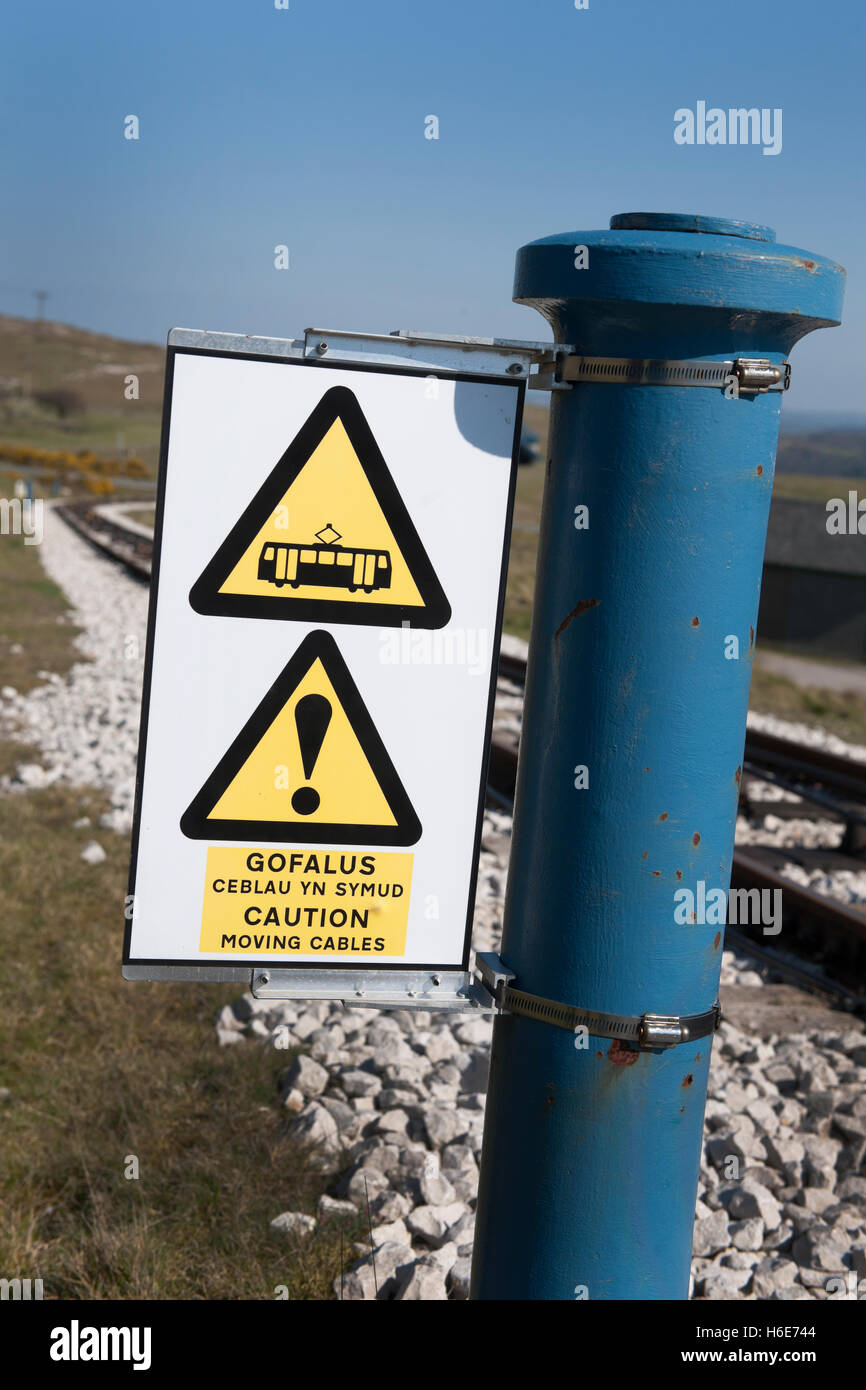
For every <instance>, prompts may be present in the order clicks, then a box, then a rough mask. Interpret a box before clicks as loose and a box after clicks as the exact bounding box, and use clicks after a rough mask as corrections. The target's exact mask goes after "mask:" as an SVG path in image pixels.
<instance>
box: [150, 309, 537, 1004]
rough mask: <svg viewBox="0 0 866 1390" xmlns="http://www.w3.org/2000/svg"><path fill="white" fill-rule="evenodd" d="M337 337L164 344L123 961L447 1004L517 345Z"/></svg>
mask: <svg viewBox="0 0 866 1390" xmlns="http://www.w3.org/2000/svg"><path fill="white" fill-rule="evenodd" d="M328 336H329V342H328V355H327V358H326V357H325V355H324V354H321V353H318V352H316V351H315V349H316V347H318V346H320V345H321V343H322V341H323V338H322V335H319V336H316V337H315V338H310V339H309V341H307V342H304V341H302V340H290V341H289V340H275V339H262V338H258V339H248V338H236V337H232V336H231V335H227V334H219V333H199V332H197V331H191V330H186V329H177V330H175V331H174V332H173V333H172V335H171V336H170V338H169V344H168V355H167V376H166V391H165V412H166V415H165V419H164V422H163V436H162V440H163V442H162V452H161V456H160V476H159V489H158V494H157V505H156V518H155V524H154V559H153V575H152V580H151V586H150V612H149V617H148V639H147V654H146V659H145V670H144V694H143V702H142V722H141V741H140V752H139V771H138V780H137V784H136V801H135V813H134V821H133V835H132V864H131V872H130V880H129V889H128V896H127V900H126V914H127V915H126V923H125V937H124V958H123V973H124V976H125V978H127V979H193V980H201V979H209V980H223V981H225V980H233V981H240V982H243V984H244V985H248V986H250V987H252V988H254V990H255V989H258V988H259V984H260V983H261V981H262V979H263V978H264V977H265V976H267V981H266V982H265V985H264V986H263V987H264V988H267V989H273V990H280V989H283V988H285V987H286V980H285V979H284V978H282V977H283V976H285V975H290V976H291V977H292V981H297V983H292V984H291V988H292V989H293V990H300V989H306V988H311V989H312V988H314V990H315V992H316V994H317V997H320V998H326V997H329V998H330V997H332V998H345V997H348V996H347V995H346V994H345V993H340V992H339V991H340V990H348V991H349V994H350V995H351V997H352V998H357V997H364V998H368V999H370V998H372V997H373V995H376V996H377V997H378V996H381V995H382V994H385V995H388V996H389V997H390V998H392V999H393V998H394V997H395V996H396V997H397V998H399V999H401V1000H405V999H409V1000H410V1002H411V1000H412V999H414V998H415V997H416V996H415V995H413V994H412V991H414V990H415V989H416V986H417V985H418V979H417V978H416V977H417V976H418V972H419V971H420V972H422V976H423V978H422V980H421V987H422V990H423V991H424V997H425V998H426V997H427V994H432V997H433V998H434V999H435V1000H436V1001H437V1002H438V1003H439V1004H440V1005H441V1006H442V1007H445V1006H446V1004H448V1002H449V1001H450V1005H455V1004H456V1006H458V1007H462V1006H463V1005H465V1003H466V998H467V995H466V993H465V989H466V988H467V987H468V970H469V957H470V943H471V927H472V921H473V908H474V885H475V875H476V868H477V863H478V856H479V852H480V844H481V829H482V817H483V815H484V804H485V787H486V780H487V750H488V748H489V742H490V733H491V726H492V720H493V702H494V697H495V690H496V666H497V655H498V644H499V631H500V627H501V623H502V613H503V610H504V604H505V578H506V568H507V551H508V537H509V525H510V514H511V506H512V502H513V497H514V487H515V479H516V473H517V452H518V447H519V442H520V416H521V409H522V402H523V396H524V392H525V384H524V383H525V380H526V377H527V376H528V370H529V366H530V352H529V351H528V350H527V352H525V353H523V354H522V355H521V352H520V350H519V348H518V345H514V344H507V345H497V344H492V345H491V344H488V345H487V346H482V347H480V348H478V349H477V350H476V347H475V346H474V345H473V344H470V345H469V346H467V345H465V344H463V345H456V346H455V345H449V344H443V343H442V342H441V341H440V340H439V339H433V340H431V342H430V343H429V344H427V343H426V342H425V343H419V342H418V341H417V340H416V339H415V338H414V336H413V340H412V341H411V342H408V341H403V340H400V339H398V338H392V337H385V338H381V339H373V340H371V338H370V335H360V339H359V340H358V341H359V342H360V346H358V345H357V342H356V340H355V339H352V340H351V341H347V342H341V341H340V340H339V335H336V336H335V335H333V334H330V335H328ZM349 336H350V335H346V337H347V338H348V337H349ZM515 359H519V362H517V365H519V366H521V369H522V374H521V376H517V375H515V374H514V367H515V364H516V363H515ZM473 363H475V364H477V370H476V371H470V370H467V365H468V364H473ZM404 628H405V630H404ZM434 977H435V978H434ZM417 997H420V996H417ZM450 1005H449V1006H450Z"/></svg>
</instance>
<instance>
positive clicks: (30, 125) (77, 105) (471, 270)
mask: <svg viewBox="0 0 866 1390" xmlns="http://www.w3.org/2000/svg"><path fill="white" fill-rule="evenodd" d="M864 15H866V11H864V7H863V6H862V2H858V3H855V0H826V3H823V4H821V5H817V4H815V3H807V0H788V2H787V3H785V4H784V5H783V6H781V7H780V6H779V5H762V6H761V5H755V4H753V3H745V0H728V3H727V4H726V5H724V6H718V5H713V6H710V5H695V6H684V5H682V4H680V3H673V0H589V9H588V10H585V11H577V10H575V8H574V0H524V2H523V3H520V2H519V0H460V3H458V2H457V0H438V3H436V4H424V3H414V4H413V3H410V0H290V8H289V9H288V10H276V9H275V8H274V3H273V0H137V3H132V4H118V3H117V0H76V3H75V4H70V3H60V0H41V3H38V4H30V5H24V4H19V5H14V6H10V7H8V8H7V10H6V15H5V18H4V44H3V49H4V52H3V56H2V58H0V120H2V127H3V132H4V133H3V139H2V146H0V148H2V187H3V192H4V194H5V199H4V202H5V208H4V216H3V219H2V231H0V257H2V259H0V311H3V312H6V313H12V314H25V315H29V314H31V313H32V312H33V307H34V301H33V298H32V294H31V291H32V290H33V289H34V288H45V289H47V290H48V291H49V292H50V295H51V298H50V299H49V301H48V308H47V313H48V316H49V317H51V318H57V319H62V320H65V321H68V322H73V323H77V324H80V325H82V326H84V327H88V328H93V329H98V330H102V331H106V332H111V333H115V334H117V335H119V336H124V337H131V338H138V339H148V340H153V341H162V340H164V338H165V335H166V332H167V331H168V329H169V328H170V327H172V326H174V325H182V326H184V327H194V328H204V327H207V328H214V329H223V330H226V331H232V332H254V333H268V334H285V335H287V336H291V335H293V334H296V333H298V332H300V331H302V330H303V328H305V327H306V326H308V325H316V326H317V327H319V326H323V327H339V328H355V329H362V330H371V331H388V330H390V329H392V328H396V327H410V328H426V329H430V330H433V331H437V332H454V333H475V334H494V335H499V336H503V335H504V336H513V337H526V338H546V337H547V336H549V335H548V330H547V328H546V325H545V324H544V322H543V320H542V319H541V318H540V317H539V316H538V315H536V314H535V313H534V312H533V311H531V310H529V309H526V308H522V307H519V306H517V305H513V304H512V303H511V285H512V276H513V265H514V252H515V250H516V249H517V247H519V246H520V245H521V244H522V243H524V242H526V241H529V240H532V239H534V238H536V237H539V236H546V235H549V234H551V233H554V232H560V231H568V230H572V229H581V228H593V227H604V226H606V225H607V222H608V219H609V217H610V215H611V214H612V213H615V212H622V211H628V210H632V209H637V208H640V209H652V210H664V211H671V210H674V211H686V212H700V213H709V214H716V215H720V216H727V217H735V218H742V219H745V220H748V221H752V222H762V223H769V224H770V225H772V226H774V227H775V228H776V230H777V232H778V236H779V240H780V241H783V242H787V243H790V244H793V245H795V246H800V247H803V248H805V249H806V250H808V251H813V252H817V253H818V254H822V255H828V256H830V257H832V258H834V259H836V260H839V261H841V262H842V264H843V265H845V266H846V268H847V270H848V274H849V285H848V295H847V302H846V311H845V323H844V325H843V327H842V328H841V329H834V330H830V331H827V332H822V333H816V334H814V335H812V336H810V337H809V338H807V339H806V340H805V341H804V342H803V343H801V344H799V345H798V346H797V348H796V349H795V350H794V356H793V361H794V364H795V368H796V371H795V376H794V387H793V388H792V391H791V394H790V396H789V398H788V402H787V403H786V405H787V406H789V407H793V408H795V409H802V410H844V411H850V410H859V409H860V407H861V403H862V400H863V394H864V393H863V387H862V386H861V384H860V373H861V366H860V363H861V360H862V357H863V348H862V344H863V340H864V336H866V294H864V287H863V286H864V269H866V267H864V256H866V253H864V236H863V222H864V171H863V155H862V150H863V145H864V136H866V118H864V107H863V87H864V80H863V73H864V70H866V69H864V56H866V44H864V34H866V17H864ZM698 100H706V101H707V102H708V104H709V105H718V106H720V107H723V108H728V107H731V106H749V107H751V106H757V107H771V108H775V107H781V108H782V110H783V147H782V152H781V153H780V154H779V155H778V156H775V157H769V156H765V155H763V154H762V153H761V150H760V148H758V147H753V146H725V147H709V146H703V147H700V146H691V147H689V146H678V145H677V144H675V142H674V139H673V129H674V111H675V110H676V109H677V108H679V107H686V106H690V107H692V108H694V106H695V103H696V102H697V101H698ZM129 114H136V115H137V116H138V117H139V119H140V123H141V138H140V139H139V140H138V141H127V140H125V139H124V138H123V121H124V117H125V116H127V115H129ZM430 114H434V115H436V116H437V117H438V118H439V122H440V132H439V139H438V140H436V141H433V140H426V139H425V138H424V119H425V116H427V115H430ZM281 243H283V244H286V245H288V247H289V249H290V258H291V268H290V270H288V271H287V272H279V271H276V270H275V269H274V268H273V255H274V251H273V248H274V247H275V246H276V245H277V244H281Z"/></svg>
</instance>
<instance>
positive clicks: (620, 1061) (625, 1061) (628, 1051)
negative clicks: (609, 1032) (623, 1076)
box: [607, 1038, 640, 1067]
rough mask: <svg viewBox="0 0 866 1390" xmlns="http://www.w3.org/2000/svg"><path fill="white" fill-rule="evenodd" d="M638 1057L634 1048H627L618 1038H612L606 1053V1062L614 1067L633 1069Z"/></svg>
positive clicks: (626, 1044)
mask: <svg viewBox="0 0 866 1390" xmlns="http://www.w3.org/2000/svg"><path fill="white" fill-rule="evenodd" d="M639 1055H640V1054H639V1053H638V1050H637V1048H636V1047H629V1045H628V1043H625V1042H622V1041H621V1040H620V1039H619V1038H614V1040H613V1042H612V1043H611V1045H610V1047H609V1048H608V1052H607V1056H608V1061H610V1062H613V1064H614V1066H615V1067H633V1066H634V1064H635V1062H636V1061H637V1059H638V1057H639Z"/></svg>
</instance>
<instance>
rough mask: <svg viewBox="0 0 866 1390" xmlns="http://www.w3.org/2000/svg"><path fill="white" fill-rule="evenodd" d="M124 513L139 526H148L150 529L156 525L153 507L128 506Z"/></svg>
mask: <svg viewBox="0 0 866 1390" xmlns="http://www.w3.org/2000/svg"><path fill="white" fill-rule="evenodd" d="M126 515H127V516H128V517H129V519H130V521H137V522H138V524H139V526H149V527H150V528H151V530H152V529H153V527H154V526H155V525H156V508H155V507H130V509H129V511H128V512H127V513H126Z"/></svg>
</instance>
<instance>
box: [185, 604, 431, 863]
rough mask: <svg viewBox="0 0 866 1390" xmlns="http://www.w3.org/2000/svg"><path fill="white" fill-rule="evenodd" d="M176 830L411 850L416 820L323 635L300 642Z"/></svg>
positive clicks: (194, 835) (315, 634)
mask: <svg viewBox="0 0 866 1390" xmlns="http://www.w3.org/2000/svg"><path fill="white" fill-rule="evenodd" d="M180 828H181V830H182V831H183V833H184V834H185V835H189V836H190V837H191V838H192V839H220V840H249V839H251V838H254V837H263V838H265V839H268V840H278V841H285V840H295V841H301V842H316V843H322V842H327V841H336V842H337V843H340V844H363V843H364V842H367V843H371V842H372V843H374V844H380V845H411V844H414V843H415V841H416V840H417V839H418V837H419V835H420V834H421V825H420V823H419V820H418V817H417V815H416V814H415V812H414V810H413V809H412V805H411V803H410V801H409V798H408V796H407V795H406V792H405V790H404V787H403V784H402V782H401V781H400V778H399V777H398V775H397V772H396V770H395V768H394V765H393V763H392V762H391V759H390V758H389V757H388V754H387V752H386V750H385V746H384V744H383V742H382V740H381V738H380V737H379V734H378V733H377V732H376V728H375V726H374V724H373V721H372V719H371V718H370V715H369V713H368V712H367V709H366V707H365V705H364V702H363V700H362V699H361V696H360V693H359V691H358V688H357V686H356V685H355V682H354V681H353V680H352V677H351V675H350V674H349V669H348V667H347V666H346V663H345V661H344V660H343V658H342V656H341V655H340V652H339V649H338V647H337V644H336V642H335V641H334V639H333V637H331V635H330V633H327V632H311V633H310V635H309V637H307V638H305V640H304V641H303V642H302V643H301V645H300V646H299V647H298V650H297V651H296V652H295V654H294V656H293V657H292V659H291V661H289V663H288V665H287V666H286V667H285V669H284V670H283V671H282V672H281V673H280V675H279V676H278V677H277V679H276V680H275V681H274V684H273V685H272V686H271V688H270V690H269V691H268V693H267V695H265V697H264V699H263V700H262V702H261V704H260V705H259V707H258V709H256V710H255V711H254V713H253V714H252V715H251V716H250V718H249V719H248V720H247V723H246V724H245V725H244V727H243V728H242V729H241V731H240V733H239V734H238V736H237V738H236V739H235V740H234V742H233V743H232V745H231V747H230V748H229V749H228V751H227V752H226V754H225V756H224V757H223V758H221V759H220V761H219V762H218V763H217V765H216V767H215V768H214V770H213V772H212V773H211V775H210V777H209V778H208V780H207V781H206V782H205V784H204V786H203V787H202V789H201V791H200V792H199V793H198V795H197V796H196V798H195V799H194V801H193V802H192V804H191V805H190V806H189V808H188V809H187V811H186V812H185V813H184V815H183V817H182V819H181V822H180Z"/></svg>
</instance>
